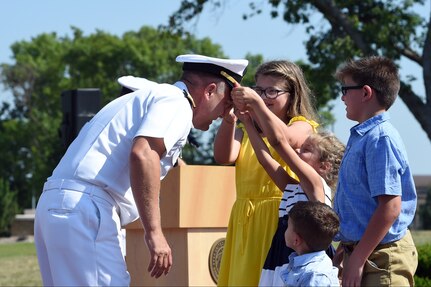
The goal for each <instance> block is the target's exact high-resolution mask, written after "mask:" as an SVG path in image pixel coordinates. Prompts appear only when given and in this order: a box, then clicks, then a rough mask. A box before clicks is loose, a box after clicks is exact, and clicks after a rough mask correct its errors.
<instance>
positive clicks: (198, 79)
mask: <svg viewBox="0 0 431 287" xmlns="http://www.w3.org/2000/svg"><path fill="white" fill-rule="evenodd" d="M181 80H188V81H189V82H192V83H193V84H194V85H202V86H207V85H209V84H211V83H215V84H216V85H217V93H219V94H224V93H225V92H226V89H227V88H228V87H229V86H228V85H227V84H226V81H225V80H224V78H222V77H221V76H217V75H214V74H211V73H206V72H202V71H184V72H183V75H182V77H181Z"/></svg>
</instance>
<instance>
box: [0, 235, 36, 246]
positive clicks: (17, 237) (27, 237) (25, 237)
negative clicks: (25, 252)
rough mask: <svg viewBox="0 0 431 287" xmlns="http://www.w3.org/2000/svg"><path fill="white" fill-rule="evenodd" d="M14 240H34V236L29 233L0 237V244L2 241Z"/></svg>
mask: <svg viewBox="0 0 431 287" xmlns="http://www.w3.org/2000/svg"><path fill="white" fill-rule="evenodd" d="M15 242H34V238H33V236H31V235H27V236H10V237H0V244H2V243H15Z"/></svg>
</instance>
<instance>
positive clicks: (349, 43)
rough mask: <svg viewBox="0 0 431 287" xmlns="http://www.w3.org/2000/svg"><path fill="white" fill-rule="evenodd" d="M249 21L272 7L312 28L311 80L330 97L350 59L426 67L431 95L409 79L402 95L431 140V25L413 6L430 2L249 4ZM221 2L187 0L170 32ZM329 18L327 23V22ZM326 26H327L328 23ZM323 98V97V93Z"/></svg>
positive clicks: (272, 0) (273, 0)
mask: <svg viewBox="0 0 431 287" xmlns="http://www.w3.org/2000/svg"><path fill="white" fill-rule="evenodd" d="M248 3H249V10H248V11H244V14H243V19H245V20H246V19H248V18H249V17H253V16H254V15H256V14H260V13H263V11H264V10H265V8H269V10H270V11H269V13H270V15H271V17H273V18H275V17H282V18H283V20H284V21H285V22H287V23H291V24H303V25H305V26H306V31H307V36H308V39H307V41H306V49H307V55H308V60H309V62H310V66H309V68H310V70H309V71H308V72H309V73H310V74H309V75H308V76H309V79H310V80H311V81H312V84H313V85H315V86H319V89H315V90H318V91H323V93H322V94H323V95H325V97H326V96H327V95H328V92H329V91H331V93H329V94H330V95H333V97H335V95H336V93H335V90H336V88H337V86H336V84H335V82H334V79H333V78H332V76H331V75H332V74H333V72H334V71H335V69H336V67H337V66H338V65H339V64H340V63H341V62H343V61H345V60H346V59H349V58H356V57H362V56H368V55H384V56H387V57H389V58H392V59H394V60H395V61H396V62H398V63H399V60H400V59H401V58H406V59H408V60H409V61H411V62H413V63H415V64H417V65H419V66H420V67H422V71H423V81H424V86H425V89H424V90H425V94H424V95H421V94H417V93H416V92H415V91H414V90H413V89H412V83H413V82H414V81H415V80H416V79H415V78H414V76H412V75H409V77H408V78H407V80H403V81H402V83H401V89H400V93H399V96H400V98H401V99H402V100H403V101H404V103H405V104H406V106H407V107H408V109H409V110H410V111H411V112H412V114H413V115H414V116H415V118H416V120H417V121H418V122H419V124H420V125H421V127H422V129H423V130H424V131H425V132H426V134H427V135H428V138H429V139H430V140H431V29H430V26H431V21H430V19H429V18H428V19H424V18H423V17H421V16H420V15H419V14H418V13H417V12H415V11H417V10H414V9H413V8H414V7H415V6H416V7H419V9H420V8H421V6H422V5H423V4H424V0H395V1H383V0H362V1H357V0H268V1H249V2H248ZM224 4H225V1H220V0H182V2H181V5H180V8H179V9H178V10H177V11H176V12H175V13H174V14H173V15H172V16H171V17H170V22H169V25H170V26H169V28H170V29H172V30H173V31H176V32H179V33H180V34H181V33H184V32H185V30H184V26H185V25H184V24H185V23H186V22H187V21H190V20H191V19H193V18H194V17H196V16H197V15H199V14H200V13H202V11H203V9H204V7H205V6H210V7H211V8H212V9H218V8H222V7H223V5H224ZM318 17H323V19H324V21H322V18H319V19H317V20H316V18H318ZM322 23H323V24H322ZM319 97H320V95H319Z"/></svg>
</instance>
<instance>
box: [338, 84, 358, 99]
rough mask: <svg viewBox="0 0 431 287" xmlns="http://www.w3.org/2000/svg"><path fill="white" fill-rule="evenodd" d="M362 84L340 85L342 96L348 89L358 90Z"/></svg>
mask: <svg viewBox="0 0 431 287" xmlns="http://www.w3.org/2000/svg"><path fill="white" fill-rule="evenodd" d="M362 87H363V85H362V86H341V93H342V94H343V96H345V95H346V93H347V91H348V90H359V89H362Z"/></svg>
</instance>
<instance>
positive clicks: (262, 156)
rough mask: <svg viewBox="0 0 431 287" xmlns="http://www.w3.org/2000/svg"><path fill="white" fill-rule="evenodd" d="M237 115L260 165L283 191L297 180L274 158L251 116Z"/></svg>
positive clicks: (246, 114)
mask: <svg viewBox="0 0 431 287" xmlns="http://www.w3.org/2000/svg"><path fill="white" fill-rule="evenodd" d="M237 115H238V117H239V119H240V120H241V122H242V123H243V124H244V127H245V129H246V130H247V133H248V137H249V139H250V142H251V145H252V146H253V149H254V152H255V154H256V157H257V159H258V161H259V163H260V164H261V165H262V167H263V168H264V169H265V171H266V172H267V173H268V175H269V176H270V177H271V179H272V180H273V181H274V183H275V184H276V185H277V187H278V188H279V189H280V190H282V191H283V190H284V189H285V187H286V185H287V184H288V183H290V182H293V181H295V180H294V179H292V178H291V177H290V176H289V175H288V173H287V172H286V171H285V170H284V169H283V167H282V166H281V165H280V164H279V163H278V162H277V161H276V160H275V159H274V158H273V157H272V155H271V152H270V151H269V149H268V147H267V146H266V144H265V142H264V141H263V140H262V138H261V137H260V135H259V132H258V131H257V129H256V127H255V126H254V123H253V121H252V119H251V118H250V115H249V114H248V113H247V112H246V113H242V114H241V113H239V112H238V113H237Z"/></svg>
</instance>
